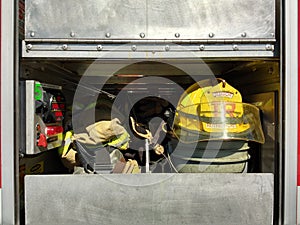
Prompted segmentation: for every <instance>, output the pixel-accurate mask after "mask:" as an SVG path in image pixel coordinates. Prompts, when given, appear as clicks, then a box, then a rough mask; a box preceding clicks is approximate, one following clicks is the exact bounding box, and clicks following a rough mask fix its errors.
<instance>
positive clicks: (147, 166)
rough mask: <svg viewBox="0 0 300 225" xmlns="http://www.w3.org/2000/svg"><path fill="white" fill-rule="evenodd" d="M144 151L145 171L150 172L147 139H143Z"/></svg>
mask: <svg viewBox="0 0 300 225" xmlns="http://www.w3.org/2000/svg"><path fill="white" fill-rule="evenodd" d="M145 153H146V173H150V154H149V140H148V139H145Z"/></svg>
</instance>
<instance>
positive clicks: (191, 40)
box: [25, 38, 276, 44]
mask: <svg viewBox="0 0 300 225" xmlns="http://www.w3.org/2000/svg"><path fill="white" fill-rule="evenodd" d="M25 41H26V42H29V43H35V42H40V43H108V44H109V43H130V42H134V43H147V44H148V43H155V44H156V43H178V44H183V43H187V44H190V43H208V42H209V43H254V42H255V43H269V42H271V43H274V42H276V39H275V38H264V39H250V38H245V39H240V38H237V39H213V40H209V39H181V40H178V39H168V40H165V39H143V40H140V39H113V40H107V39H70V38H66V39H53V38H26V39H25Z"/></svg>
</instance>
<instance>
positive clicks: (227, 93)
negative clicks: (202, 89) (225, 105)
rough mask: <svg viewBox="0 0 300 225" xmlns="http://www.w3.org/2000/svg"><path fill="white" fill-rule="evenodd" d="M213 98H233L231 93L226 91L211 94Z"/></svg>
mask: <svg viewBox="0 0 300 225" xmlns="http://www.w3.org/2000/svg"><path fill="white" fill-rule="evenodd" d="M213 96H214V97H215V98H219V97H226V98H232V97H233V93H231V92H227V91H218V92H213Z"/></svg>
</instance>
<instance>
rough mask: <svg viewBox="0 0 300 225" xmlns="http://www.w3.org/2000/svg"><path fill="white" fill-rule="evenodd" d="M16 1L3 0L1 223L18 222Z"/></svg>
mask: <svg viewBox="0 0 300 225" xmlns="http://www.w3.org/2000/svg"><path fill="white" fill-rule="evenodd" d="M15 2H16V1H1V128H0V129H1V151H2V159H1V160H2V165H1V167H2V181H3V186H2V206H5V207H2V224H16V223H17V220H18V212H17V211H18V210H17V209H16V206H17V205H18V204H15V203H16V202H17V199H16V195H15V193H16V191H17V190H16V186H15V179H16V169H15V154H14V153H15V151H16V149H15V148H14V141H15V138H14V135H15V133H14V110H15V108H14V101H15V99H14V94H15V92H14V72H15V61H14V57H15V54H14V51H15V48H14V46H15V35H14V34H15V30H14V29H15V23H14V21H15Z"/></svg>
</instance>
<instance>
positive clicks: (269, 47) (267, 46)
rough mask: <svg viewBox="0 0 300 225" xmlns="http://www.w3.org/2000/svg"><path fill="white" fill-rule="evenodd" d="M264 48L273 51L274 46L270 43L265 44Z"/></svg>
mask: <svg viewBox="0 0 300 225" xmlns="http://www.w3.org/2000/svg"><path fill="white" fill-rule="evenodd" d="M266 50H268V51H273V50H274V46H273V45H270V44H266Z"/></svg>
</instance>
